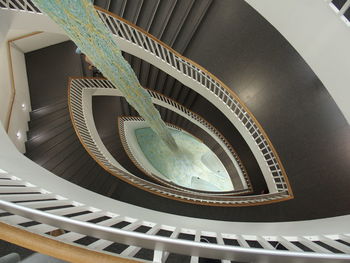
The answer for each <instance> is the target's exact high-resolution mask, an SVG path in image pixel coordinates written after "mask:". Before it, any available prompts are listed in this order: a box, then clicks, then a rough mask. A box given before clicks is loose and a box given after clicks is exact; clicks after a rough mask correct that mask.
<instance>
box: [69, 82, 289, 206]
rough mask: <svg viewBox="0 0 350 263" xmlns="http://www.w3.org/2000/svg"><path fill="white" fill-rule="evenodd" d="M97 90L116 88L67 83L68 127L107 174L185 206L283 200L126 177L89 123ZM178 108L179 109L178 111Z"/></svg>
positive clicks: (282, 195)
mask: <svg viewBox="0 0 350 263" xmlns="http://www.w3.org/2000/svg"><path fill="white" fill-rule="evenodd" d="M98 89H102V90H104V91H105V92H104V93H102V94H105V95H106V94H108V90H116V88H115V87H114V86H113V85H112V84H111V83H110V82H109V81H108V80H98V79H89V78H85V79H71V80H70V84H69V89H68V90H69V93H68V103H69V109H70V112H71V117H72V123H73V126H74V128H75V130H76V133H77V135H78V137H79V139H80V141H81V143H82V144H83V146H84V147H85V149H86V150H87V152H88V153H89V154H90V155H91V156H92V157H93V158H94V159H95V160H96V161H97V162H98V163H99V164H100V165H102V166H103V167H104V169H106V170H107V171H109V172H110V173H111V174H113V175H115V176H117V177H118V178H120V179H122V180H124V181H127V182H128V183H131V184H133V185H135V186H137V187H139V188H142V189H143V190H146V191H149V192H152V193H154V194H158V195H162V196H166V197H168V198H175V199H178V200H181V201H185V202H195V203H198V204H202V205H227V206H229V205H256V204H264V203H270V202H276V201H280V200H284V199H286V198H287V197H288V194H287V193H286V192H279V193H269V194H263V195H253V196H222V195H219V194H215V193H213V194H210V195H209V194H207V193H198V192H195V191H183V190H181V189H174V188H173V187H172V188H169V187H165V186H162V185H158V184H154V183H152V182H150V181H146V180H143V179H141V178H139V177H137V176H134V175H132V174H130V173H129V172H128V171H127V170H126V169H124V168H123V167H121V166H120V164H119V163H117V161H116V160H115V159H114V158H113V157H112V155H111V154H110V153H109V152H108V150H107V149H106V147H105V146H104V145H103V143H102V140H101V138H100V137H99V135H98V132H97V130H96V127H95V124H94V121H93V119H92V117H91V116H92V107H91V97H90V99H88V96H91V95H92V94H93V93H96V92H97V93H99V94H101V92H98ZM151 94H152V93H151ZM179 108H181V107H179Z"/></svg>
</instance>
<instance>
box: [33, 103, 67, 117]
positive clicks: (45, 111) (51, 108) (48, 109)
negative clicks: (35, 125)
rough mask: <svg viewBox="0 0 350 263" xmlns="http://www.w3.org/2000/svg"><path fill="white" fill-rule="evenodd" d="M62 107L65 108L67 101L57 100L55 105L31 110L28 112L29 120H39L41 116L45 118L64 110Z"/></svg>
mask: <svg viewBox="0 0 350 263" xmlns="http://www.w3.org/2000/svg"><path fill="white" fill-rule="evenodd" d="M64 107H67V99H63V100H59V101H57V102H56V103H53V104H50V105H47V106H44V107H40V108H38V109H35V110H32V111H31V112H30V119H31V120H36V119H39V118H41V117H43V116H46V115H48V114H50V113H53V112H55V111H57V110H58V109H62V108H64Z"/></svg>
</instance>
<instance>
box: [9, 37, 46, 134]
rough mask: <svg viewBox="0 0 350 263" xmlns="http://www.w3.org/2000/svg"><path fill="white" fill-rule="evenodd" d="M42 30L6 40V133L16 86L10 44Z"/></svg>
mask: <svg viewBox="0 0 350 263" xmlns="http://www.w3.org/2000/svg"><path fill="white" fill-rule="evenodd" d="M42 32H43V31H35V32H32V33H29V34H25V35H23V36H19V37H16V38H13V39H10V40H8V41H7V55H8V63H9V72H10V81H11V94H10V104H9V106H8V109H7V114H6V116H7V117H6V121H5V130H6V132H7V133H8V132H9V129H10V124H11V117H12V111H13V105H14V102H15V98H16V86H15V75H14V72H13V63H12V54H11V44H12V43H13V42H14V41H16V40H20V39H23V38H27V37H31V36H34V35H37V34H40V33H42Z"/></svg>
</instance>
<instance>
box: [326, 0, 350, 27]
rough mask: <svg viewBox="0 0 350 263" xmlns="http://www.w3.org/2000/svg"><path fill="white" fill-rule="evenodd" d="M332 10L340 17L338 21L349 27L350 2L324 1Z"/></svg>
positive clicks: (349, 0) (348, 0)
mask: <svg viewBox="0 0 350 263" xmlns="http://www.w3.org/2000/svg"><path fill="white" fill-rule="evenodd" d="M324 1H325V2H326V3H327V4H329V6H330V7H331V8H332V10H333V11H334V12H335V13H336V14H337V15H338V16H339V17H340V19H341V20H342V21H343V22H344V23H345V24H346V25H347V26H350V0H347V1H337V0H324Z"/></svg>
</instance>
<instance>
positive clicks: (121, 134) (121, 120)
mask: <svg viewBox="0 0 350 263" xmlns="http://www.w3.org/2000/svg"><path fill="white" fill-rule="evenodd" d="M128 120H136V121H144V119H143V118H141V117H134V116H119V117H118V127H119V137H120V140H121V142H122V145H123V148H124V151H125V152H126V154H127V155H128V157H129V159H130V160H131V162H132V163H133V164H134V165H135V166H136V167H137V168H138V169H139V170H140V171H142V172H143V173H144V174H145V175H146V176H148V177H150V178H152V179H153V180H155V181H157V182H158V183H160V184H162V185H164V186H170V187H173V188H175V189H180V190H184V191H189V192H193V193H197V192H198V193H201V194H208V195H212V196H216V195H218V196H221V195H242V194H251V193H252V192H253V190H252V189H251V188H248V189H242V190H233V191H227V192H208V191H202V190H196V189H191V188H186V187H183V186H179V185H176V184H174V183H172V182H171V181H166V180H164V179H162V178H159V177H158V176H157V175H155V174H153V173H151V172H149V171H147V170H146V169H145V168H144V167H143V166H142V165H141V164H140V163H139V162H138V161H137V160H136V158H135V157H134V154H133V153H132V152H131V150H130V147H129V145H128V143H127V140H126V135H125V132H124V121H128ZM166 125H167V126H170V127H173V128H175V129H177V130H179V131H181V130H183V131H185V132H187V133H189V134H191V133H190V132H189V131H186V130H185V129H183V128H180V127H178V126H176V125H174V124H171V123H166ZM191 135H192V136H193V137H195V138H197V137H196V136H194V135H193V134H191ZM197 139H198V140H200V141H201V142H202V143H204V144H205V142H203V141H202V140H201V139H200V138H197ZM246 178H248V179H249V177H245V179H246ZM231 179H232V178H231Z"/></svg>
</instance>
